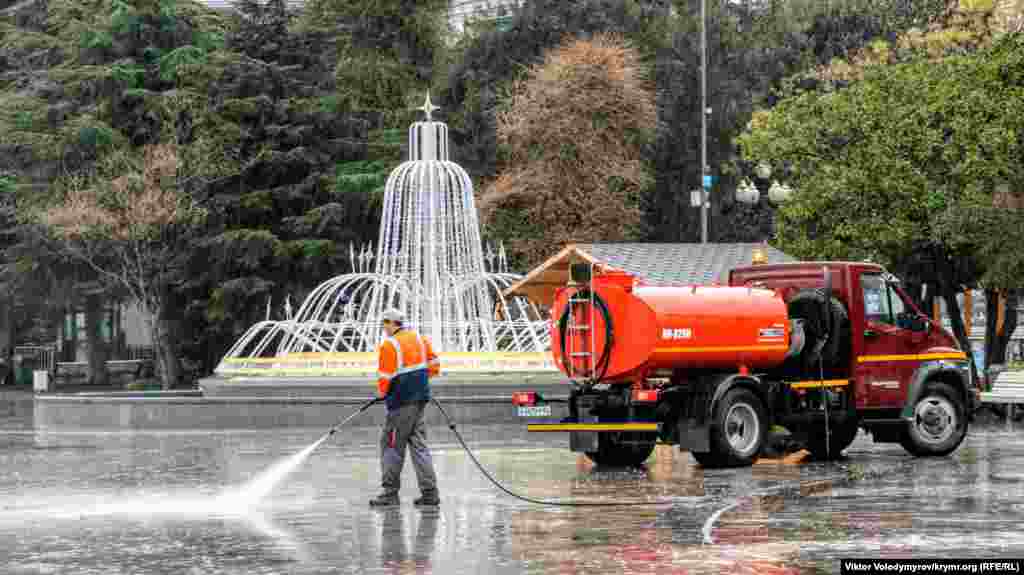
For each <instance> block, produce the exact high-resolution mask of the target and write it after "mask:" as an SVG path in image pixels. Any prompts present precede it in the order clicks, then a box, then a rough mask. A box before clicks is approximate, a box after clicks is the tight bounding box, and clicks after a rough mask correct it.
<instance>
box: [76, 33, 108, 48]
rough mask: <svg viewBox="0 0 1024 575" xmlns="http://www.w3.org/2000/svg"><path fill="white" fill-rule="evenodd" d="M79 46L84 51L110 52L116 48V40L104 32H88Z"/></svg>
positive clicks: (83, 35)
mask: <svg viewBox="0 0 1024 575" xmlns="http://www.w3.org/2000/svg"><path fill="white" fill-rule="evenodd" d="M79 46H80V47H81V48H82V49H83V50H110V49H111V48H113V47H114V38H113V36H111V35H110V33H109V32H106V31H104V30H86V31H85V33H84V34H82V38H81V41H80V42H79Z"/></svg>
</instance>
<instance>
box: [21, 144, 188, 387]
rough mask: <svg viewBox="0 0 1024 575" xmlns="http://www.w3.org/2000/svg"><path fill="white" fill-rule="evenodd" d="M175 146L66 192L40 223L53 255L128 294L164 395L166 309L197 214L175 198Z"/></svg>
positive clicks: (173, 357)
mask: <svg viewBox="0 0 1024 575" xmlns="http://www.w3.org/2000/svg"><path fill="white" fill-rule="evenodd" d="M177 179H178V155H177V150H176V148H175V147H174V146H172V145H168V144H157V145H152V146H147V147H146V148H144V150H143V156H142V159H141V162H140V163H139V165H136V166H134V169H129V170H125V173H124V174H123V175H121V176H119V177H117V178H115V179H113V180H111V181H109V182H101V183H98V184H94V185H91V186H76V187H72V188H71V189H70V190H69V191H68V192H67V194H66V197H65V198H64V202H63V203H62V204H60V205H56V206H53V207H51V208H50V209H49V210H47V211H45V212H44V213H43V214H42V216H41V219H42V222H43V223H44V224H45V226H46V227H47V228H48V229H49V230H50V231H51V233H52V234H53V235H54V237H55V238H56V240H57V245H58V246H59V249H60V250H61V251H63V252H64V253H65V254H67V255H68V256H70V257H72V258H74V259H76V260H79V261H81V262H83V263H85V264H86V265H88V266H89V267H90V268H92V269H93V270H95V271H96V272H97V273H98V274H99V276H100V277H101V278H102V279H103V280H104V281H105V282H107V283H108V284H110V285H113V286H118V287H120V288H121V289H124V290H126V291H127V293H128V294H129V296H130V297H131V298H132V299H134V300H135V301H136V302H137V303H138V305H139V307H140V308H141V310H142V312H143V315H144V316H145V321H146V322H147V327H148V328H149V332H150V334H151V337H152V340H153V343H154V346H155V348H156V360H157V366H158V368H159V370H160V375H161V380H162V383H163V387H164V388H165V389H168V388H170V387H171V386H173V385H174V384H175V383H176V382H177V381H178V380H179V378H180V376H181V364H180V360H179V358H178V356H177V354H176V353H175V349H176V345H175V342H174V341H173V337H172V334H171V330H170V329H169V324H170V322H169V321H168V316H169V314H168V313H167V312H168V310H167V309H166V306H167V302H168V297H169V293H170V287H171V286H170V282H171V278H172V277H174V274H173V270H174V267H175V265H176V262H177V261H178V256H177V254H179V253H181V251H182V250H181V247H182V243H183V241H185V240H186V239H187V237H188V236H187V234H188V230H189V229H190V228H191V227H192V225H194V224H196V223H198V222H199V221H200V220H201V219H202V218H203V217H204V215H205V212H204V210H202V209H201V208H199V207H197V206H196V205H194V204H193V203H192V202H191V199H190V198H189V197H187V196H186V195H184V194H181V193H180V192H179V191H178V181H177Z"/></svg>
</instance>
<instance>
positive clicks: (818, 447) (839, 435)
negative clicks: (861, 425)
mask: <svg viewBox="0 0 1024 575" xmlns="http://www.w3.org/2000/svg"><path fill="white" fill-rule="evenodd" d="M857 428H858V422H857V420H856V419H848V420H846V421H845V422H844V423H841V424H839V425H832V426H830V428H829V431H830V432H831V434H830V435H831V437H829V439H830V441H829V442H828V445H827V446H826V445H825V429H824V428H819V429H817V430H815V431H818V432H820V433H809V434H808V436H807V451H810V452H811V456H812V457H813V458H814V459H817V460H830V459H839V458H840V457H842V454H843V450H844V449H846V448H847V447H849V446H850V444H851V443H853V440H854V439H856V437H857Z"/></svg>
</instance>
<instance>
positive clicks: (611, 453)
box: [587, 432, 655, 467]
mask: <svg viewBox="0 0 1024 575" xmlns="http://www.w3.org/2000/svg"><path fill="white" fill-rule="evenodd" d="M650 435H651V434H649V433H647V434H645V433H630V432H623V433H598V434H597V451H588V452H587V457H589V458H590V460H591V461H593V462H594V464H595V465H598V466H601V467H640V465H642V464H643V462H645V461H647V458H648V457H650V456H651V452H653V451H654V442H655V439H654V437H653V436H652V437H650V438H649V439H648V437H645V436H650ZM627 441H628V443H627Z"/></svg>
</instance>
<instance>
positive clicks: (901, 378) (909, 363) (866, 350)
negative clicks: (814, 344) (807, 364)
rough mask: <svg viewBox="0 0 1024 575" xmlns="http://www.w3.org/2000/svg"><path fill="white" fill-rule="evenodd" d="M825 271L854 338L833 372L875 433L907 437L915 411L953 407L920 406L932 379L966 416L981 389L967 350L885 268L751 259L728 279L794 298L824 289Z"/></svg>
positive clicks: (920, 414)
mask: <svg viewBox="0 0 1024 575" xmlns="http://www.w3.org/2000/svg"><path fill="white" fill-rule="evenodd" d="M826 270H827V271H826ZM826 273H827V274H828V275H827V277H828V278H829V280H830V282H829V283H830V284H831V292H832V293H831V295H832V298H833V299H834V300H836V301H835V302H833V304H836V303H838V305H839V306H841V307H842V308H843V311H845V316H846V317H845V319H844V320H843V321H848V322H849V328H848V331H847V328H845V327H843V328H841V329H842V330H843V331H844V333H843V334H842V335H841V336H840V337H847V338H849V340H848V342H846V343H842V344H841V345H843V346H844V347H848V349H849V354H848V356H846V357H844V358H843V361H842V363H841V365H838V366H835V367H834V368H831V369H830V372H831V373H832V374H833V375H838V376H842V377H848V378H849V380H850V383H851V387H852V389H851V391H852V399H853V408H854V409H855V410H856V412H857V416H858V420H859V421H860V423H861V425H862V426H863V427H864V428H865V429H867V430H868V431H869V432H871V433H872V435H873V436H874V439H875V440H876V441H901V442H904V443H906V438H905V437H904V435H905V434H904V433H903V428H904V427H905V424H906V423H908V422H910V421H911V420H912V419H914V418H915V417H916V418H918V419H920V418H922V417H923V418H925V419H926V420H931V419H934V416H935V415H936V414H937V412H944V411H946V410H952V409H953V408H954V407H955V406H954V405H953V403H951V402H949V401H943V402H940V401H938V400H934V401H931V403H926V404H925V405H923V406H920V408H919V409H917V411H916V412H915V409H914V406H915V405H916V404H917V403H919V401H920V399H921V393H922V391H923V389H924V387H925V384H927V383H941V384H943V385H945V386H947V387H948V388H949V389H951V390H953V391H954V392H955V395H956V396H958V397H957V398H956V399H957V400H958V401H960V402H962V404H963V405H962V410H961V411H962V412H963V418H964V419H965V420H966V419H969V418H970V414H971V413H973V407H974V402H975V400H976V394H975V390H974V389H973V385H971V383H970V370H969V366H968V365H967V363H966V355H965V354H964V353H963V351H961V350H960V349H959V345H958V344H957V342H956V338H954V337H953V335H952V334H950V333H949V332H948V331H946V330H945V329H944V328H943V327H942V326H941V325H939V324H937V323H936V322H934V321H932V320H931V318H929V317H928V316H927V315H926V314H925V313H923V312H922V311H921V310H920V309H918V307H917V306H916V305H915V304H914V302H913V300H912V299H911V298H910V297H909V296H908V295H907V294H906V292H905V291H904V290H903V289H902V288H901V287H900V282H899V279H898V278H896V277H895V276H893V275H892V274H890V273H888V272H887V271H886V270H885V269H884V268H883V267H882V266H880V265H877V264H873V263H866V262H813V263H807V262H798V263H790V264H774V265H764V264H763V265H752V266H747V267H742V268H736V269H733V270H732V271H731V272H730V274H729V283H730V285H743V286H763V287H769V288H774V289H779V290H781V291H782V292H783V293H784V296H783V297H784V298H785V299H787V301H790V300H791V298H792V297H794V296H795V294H797V293H798V292H800V291H801V290H807V289H821V288H822V287H823V285H824V284H825V277H826V276H825V275H824V274H826ZM805 293H806V292H805ZM928 415H932V416H933V417H932V418H928V417H927V416H928ZM938 415H942V416H944V417H945V416H947V415H948V414H946V413H938ZM921 424H923V423H921ZM934 427H935V426H934V425H933V426H932V428H934ZM927 429H928V426H927V425H925V430H926V431H927ZM943 431H944V430H943ZM934 434H935V433H934V430H933V435H934ZM941 435H942V433H939V436H941Z"/></svg>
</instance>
